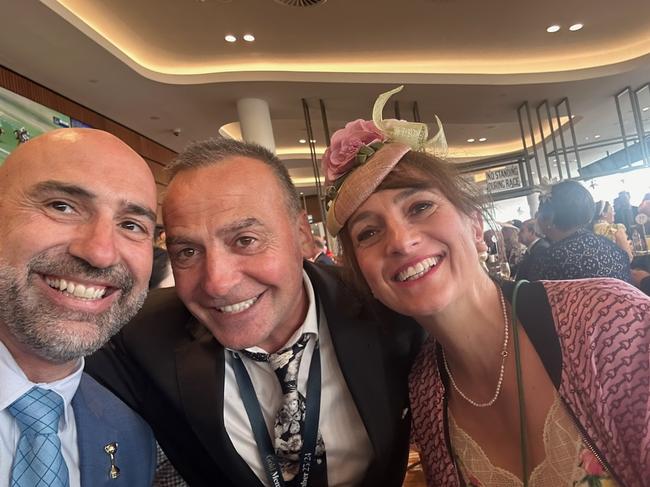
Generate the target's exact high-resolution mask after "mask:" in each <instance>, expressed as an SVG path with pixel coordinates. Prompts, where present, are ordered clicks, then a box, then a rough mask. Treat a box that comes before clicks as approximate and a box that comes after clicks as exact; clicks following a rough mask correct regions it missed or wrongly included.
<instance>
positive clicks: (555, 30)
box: [546, 24, 560, 33]
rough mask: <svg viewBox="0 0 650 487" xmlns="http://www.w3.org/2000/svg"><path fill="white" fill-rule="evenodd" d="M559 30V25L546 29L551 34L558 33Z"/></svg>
mask: <svg viewBox="0 0 650 487" xmlns="http://www.w3.org/2000/svg"><path fill="white" fill-rule="evenodd" d="M558 30H560V26H559V25H557V24H553V25H549V26H548V27H547V28H546V32H550V33H553V32H557V31H558Z"/></svg>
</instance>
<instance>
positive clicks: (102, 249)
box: [68, 215, 119, 269]
mask: <svg viewBox="0 0 650 487" xmlns="http://www.w3.org/2000/svg"><path fill="white" fill-rule="evenodd" d="M75 232H76V235H75V236H74V237H73V239H72V241H71V242H70V245H69V246H68V249H69V252H70V254H72V255H74V256H75V257H79V258H80V259H83V260H85V261H86V262H88V263H89V264H90V265H92V266H93V267H96V268H98V269H106V268H108V267H111V266H113V265H115V264H117V263H118V261H119V252H118V250H117V242H116V238H117V235H116V226H115V223H114V222H113V220H112V219H111V218H108V217H104V216H100V215H98V216H96V217H94V218H93V219H92V220H90V221H88V222H86V223H84V224H83V225H80V226H79V227H78V228H77V229H76V230H75Z"/></svg>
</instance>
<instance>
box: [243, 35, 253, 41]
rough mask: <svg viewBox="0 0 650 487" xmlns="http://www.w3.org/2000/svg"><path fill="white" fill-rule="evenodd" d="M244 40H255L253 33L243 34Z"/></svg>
mask: <svg viewBox="0 0 650 487" xmlns="http://www.w3.org/2000/svg"><path fill="white" fill-rule="evenodd" d="M244 40H245V41H246V42H253V41H254V40H255V36H254V35H253V34H244Z"/></svg>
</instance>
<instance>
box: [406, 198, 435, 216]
mask: <svg viewBox="0 0 650 487" xmlns="http://www.w3.org/2000/svg"><path fill="white" fill-rule="evenodd" d="M433 207H434V204H433V203H432V202H431V201H421V202H418V203H415V204H413V205H411V207H410V208H409V212H410V213H411V214H413V215H417V214H420V213H422V212H424V211H427V210H430V209H431V208H433Z"/></svg>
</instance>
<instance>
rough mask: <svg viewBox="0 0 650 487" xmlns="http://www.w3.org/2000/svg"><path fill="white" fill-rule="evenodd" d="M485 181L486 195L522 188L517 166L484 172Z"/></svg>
mask: <svg viewBox="0 0 650 487" xmlns="http://www.w3.org/2000/svg"><path fill="white" fill-rule="evenodd" d="M485 179H486V182H487V191H488V193H501V192H502V191H509V190H511V189H517V188H521V187H522V186H523V184H522V183H521V175H520V174H519V166H517V165H511V166H506V167H501V168H499V169H491V170H489V171H485Z"/></svg>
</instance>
